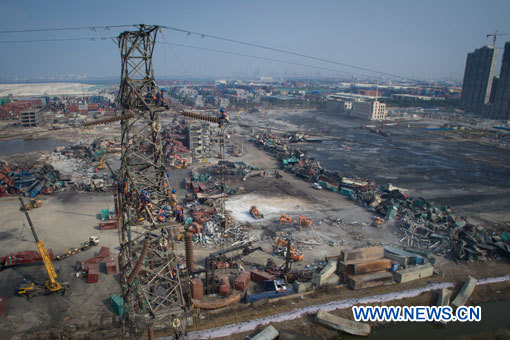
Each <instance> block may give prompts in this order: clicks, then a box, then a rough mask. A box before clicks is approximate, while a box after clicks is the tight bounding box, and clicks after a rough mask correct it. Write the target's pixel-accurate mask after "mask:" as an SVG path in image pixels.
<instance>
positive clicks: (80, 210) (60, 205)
mask: <svg viewBox="0 0 510 340" xmlns="http://www.w3.org/2000/svg"><path fill="white" fill-rule="evenodd" d="M41 198H42V200H43V206H42V207H40V208H37V209H34V210H31V211H30V212H29V213H30V217H31V219H32V221H33V223H34V227H35V229H36V232H37V234H38V236H39V238H40V239H42V240H43V241H44V242H45V244H46V247H47V248H48V249H52V250H53V252H54V253H55V254H63V253H65V252H66V251H67V250H68V249H69V248H74V247H78V246H79V245H80V243H82V242H85V241H87V240H88V239H89V236H91V235H96V236H98V237H99V238H100V244H99V245H98V246H94V247H91V248H90V249H88V250H86V251H84V252H82V253H79V254H76V255H74V256H71V257H68V258H67V259H65V260H63V261H54V265H55V267H59V269H60V273H59V280H61V281H67V282H69V283H70V286H71V288H70V290H69V294H68V296H65V297H64V296H39V297H35V298H32V299H30V300H27V299H25V298H22V297H18V296H16V295H15V292H16V290H17V288H18V286H19V285H21V284H22V283H23V278H26V279H27V280H35V281H38V282H44V281H46V279H47V278H46V273H45V271H44V267H43V266H42V265H41V264H32V265H23V266H18V267H13V268H6V269H5V270H3V271H1V272H0V294H1V295H3V296H5V297H6V299H7V308H6V310H5V313H4V315H3V316H2V318H0V333H1V334H3V336H2V337H4V336H5V338H10V336H12V334H13V333H17V332H23V331H28V330H35V329H38V328H40V329H47V328H50V327H54V326H56V325H58V324H66V323H75V324H84V323H88V322H92V323H98V322H99V320H100V319H101V317H102V316H103V315H106V316H111V315H112V312H113V310H112V309H111V307H110V304H109V302H108V298H109V296H110V294H113V293H117V292H118V291H119V290H120V286H119V285H118V275H107V274H106V269H105V268H103V267H100V278H99V283H97V284H88V283H87V282H86V281H85V279H78V278H76V277H75V275H74V274H75V271H74V269H73V266H74V264H75V263H76V261H78V260H80V261H84V260H86V259H88V258H91V257H93V256H94V254H95V253H97V252H98V251H99V249H100V248H101V246H106V247H109V248H110V254H111V255H112V256H116V255H117V254H118V249H119V241H118V236H117V231H116V230H104V231H102V230H98V227H97V226H98V223H99V222H100V220H99V219H98V215H99V216H100V211H101V209H103V208H110V209H113V197H112V195H111V194H110V193H104V194H102V193H76V192H62V193H56V194H54V195H51V196H45V197H41ZM0 204H1V207H2V208H1V209H0V220H1V221H2V224H1V231H0V249H1V254H2V255H7V254H10V253H14V252H18V251H23V250H37V248H36V245H35V241H34V239H33V236H32V233H31V232H30V228H29V225H28V222H27V221H26V219H25V216H24V214H23V213H22V212H21V211H20V210H19V207H20V203H19V201H18V198H17V197H12V196H11V197H3V198H1V201H0Z"/></svg>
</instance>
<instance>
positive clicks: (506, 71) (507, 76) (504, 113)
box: [490, 42, 510, 120]
mask: <svg viewBox="0 0 510 340" xmlns="http://www.w3.org/2000/svg"><path fill="white" fill-rule="evenodd" d="M495 92H496V93H495V94H494V102H493V104H492V110H491V113H490V117H491V118H494V119H501V120H509V119H510V42H507V43H506V44H505V51H504V53H503V62H502V64H501V72H500V74H499V79H498V80H497V86H496V91H495Z"/></svg>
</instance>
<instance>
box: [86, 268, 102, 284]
mask: <svg viewBox="0 0 510 340" xmlns="http://www.w3.org/2000/svg"><path fill="white" fill-rule="evenodd" d="M97 281H99V266H98V265H97V264H96V263H89V264H88V275H87V282H88V283H97Z"/></svg>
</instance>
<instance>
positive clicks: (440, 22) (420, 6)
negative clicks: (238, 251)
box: [0, 0, 510, 80]
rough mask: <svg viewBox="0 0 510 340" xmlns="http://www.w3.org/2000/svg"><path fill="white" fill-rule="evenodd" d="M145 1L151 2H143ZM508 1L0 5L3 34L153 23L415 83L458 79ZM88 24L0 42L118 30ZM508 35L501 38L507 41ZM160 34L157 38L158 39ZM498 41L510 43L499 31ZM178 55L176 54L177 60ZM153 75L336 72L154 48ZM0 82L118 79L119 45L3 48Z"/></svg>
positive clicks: (174, 38) (173, 39)
mask: <svg viewBox="0 0 510 340" xmlns="http://www.w3.org/2000/svg"><path fill="white" fill-rule="evenodd" d="M149 4H150V5H149ZM509 13H510V1H508V0H501V1H491V0H484V1H480V0H427V1H418V0H391V1H390V0H372V1H368V0H349V1H347V0H336V1H309V0H308V1H300V0H289V1H274V0H267V1H266V0H260V1H248V0H235V1H234V0H223V1H219V0H218V1H212V0H208V1H194V0H187V1H169V0H163V1H131V0H122V1H116V0H115V1H113V0H101V1H96V0H88V1H28V0H27V1H14V0H2V1H1V2H0V18H1V20H0V30H2V31H3V30H15V29H32V28H54V27H76V26H94V25H96V26H100V25H122V24H139V23H144V24H158V25H166V26H173V27H179V28H183V29H187V30H191V31H196V32H201V33H207V34H212V35H218V36H223V37H228V38H232V39H236V40H243V41H248V42H253V43H257V44H262V45H267V46H270V47H276V48H281V49H287V50H292V51H296V52H299V53H303V54H307V55H312V56H317V57H321V58H327V59H331V60H336V61H339V62H342V63H346V64H352V65H356V66H361V67H367V68H371V69H376V70H380V71H384V72H388V73H394V74H399V75H403V76H406V77H414V78H419V79H435V78H444V79H450V78H451V79H454V80H461V79H462V76H463V72H464V66H465V60H466V54H467V53H468V52H471V51H472V50H474V49H475V48H478V47H481V46H483V45H488V44H489V43H490V40H489V39H488V38H486V34H487V33H490V32H493V31H495V30H498V31H500V32H510V19H509ZM119 33H120V29H112V30H111V31H109V32H105V31H104V30H102V29H101V30H97V31H96V32H91V31H87V30H79V31H70V32H45V33H39V32H38V33H17V34H0V41H8V40H34V39H54V38H57V39H59V38H80V37H104V36H117V35H118V34H119ZM163 33H164V36H165V38H166V40H167V41H168V42H170V43H179V44H187V45H193V46H200V47H205V48H213V49H221V50H227V51H232V52H236V53H243V54H250V55H257V56H262V57H267V58H275V59H283V60H287V61H291V62H295V63H302V64H309V65H316V66H321V67H327V68H331V69H336V70H339V71H344V72H347V73H360V71H357V70H353V69H349V68H346V67H343V66H339V65H332V64H327V63H322V62H317V61H313V60H307V59H303V58H298V57H294V56H289V55H285V54H280V53H276V52H270V51H266V50H261V49H257V48H252V47H247V46H242V45H237V44H233V43H227V42H222V41H218V40H213V39H209V38H205V39H202V38H200V37H196V36H187V35H186V34H183V33H178V32H174V31H164V32H163ZM505 38H506V39H505ZM160 39H161V40H162V37H161V36H160ZM498 39H499V41H498V42H497V43H496V46H499V47H501V46H503V45H504V42H505V41H507V40H508V41H510V35H509V36H506V37H499V38H498ZM175 54H176V55H177V56H178V59H180V60H181V61H182V64H181V62H179V61H178V59H177V58H176V56H175ZM154 59H155V69H156V73H157V74H161V75H162V74H168V75H179V76H185V75H191V76H221V75H226V76H227V75H230V76H240V75H246V76H254V75H266V74H271V73H272V74H281V75H283V74H288V75H293V74H296V73H299V74H308V75H314V74H318V73H321V74H322V75H326V74H329V75H336V74H338V75H342V73H340V72H338V73H336V72H333V71H320V70H317V69H312V68H307V67H303V66H295V65H288V64H281V63H276V62H269V61H262V60H255V59H250V58H245V57H239V56H231V55H224V54H218V53H213V52H209V51H202V50H193V49H189V48H183V47H172V48H170V47H168V46H165V45H160V47H158V48H157V50H156V55H155V57H154ZM0 65H1V68H0V78H3V79H5V78H12V77H40V76H52V75H68V74H87V75H89V76H114V77H117V76H119V72H120V57H119V52H118V48H117V46H116V44H114V43H113V41H112V40H106V41H94V42H91V41H88V40H85V41H58V42H55V41H53V42H35V43H16V44H14V43H9V44H6V43H1V44H0Z"/></svg>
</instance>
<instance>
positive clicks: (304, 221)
mask: <svg viewBox="0 0 510 340" xmlns="http://www.w3.org/2000/svg"><path fill="white" fill-rule="evenodd" d="M312 223H313V221H312V220H307V219H306V217H305V216H303V215H300V216H299V226H300V227H311V226H312Z"/></svg>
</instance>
